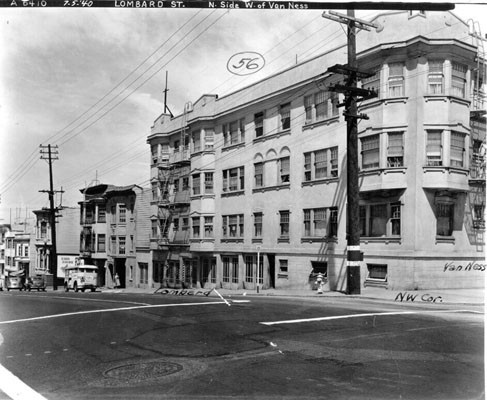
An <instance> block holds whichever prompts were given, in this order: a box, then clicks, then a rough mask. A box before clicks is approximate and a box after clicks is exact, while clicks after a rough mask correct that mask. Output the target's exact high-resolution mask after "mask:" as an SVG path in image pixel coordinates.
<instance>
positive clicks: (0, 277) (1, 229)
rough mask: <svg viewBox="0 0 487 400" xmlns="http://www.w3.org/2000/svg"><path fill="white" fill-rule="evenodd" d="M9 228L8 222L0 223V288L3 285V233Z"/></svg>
mask: <svg viewBox="0 0 487 400" xmlns="http://www.w3.org/2000/svg"><path fill="white" fill-rule="evenodd" d="M10 230H11V228H10V225H9V224H2V225H0V288H3V287H4V286H5V234H6V233H7V232H9V231H10Z"/></svg>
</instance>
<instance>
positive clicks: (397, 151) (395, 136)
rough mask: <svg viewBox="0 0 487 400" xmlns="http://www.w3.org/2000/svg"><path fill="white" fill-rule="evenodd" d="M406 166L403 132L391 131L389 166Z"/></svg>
mask: <svg viewBox="0 0 487 400" xmlns="http://www.w3.org/2000/svg"><path fill="white" fill-rule="evenodd" d="M403 166H404V144H403V133H402V132H389V133H388V134H387V167H388V168H394V167H403Z"/></svg>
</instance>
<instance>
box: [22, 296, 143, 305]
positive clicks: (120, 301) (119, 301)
mask: <svg viewBox="0 0 487 400" xmlns="http://www.w3.org/2000/svg"><path fill="white" fill-rule="evenodd" d="M24 296H25V297H40V298H43V299H46V298H49V299H66V300H76V301H78V300H79V301H96V302H100V303H117V304H120V303H125V304H134V305H140V306H149V305H150V304H149V303H139V302H137V301H124V300H104V299H90V298H83V297H68V296H55V297H47V296H41V295H35V294H29V295H24Z"/></svg>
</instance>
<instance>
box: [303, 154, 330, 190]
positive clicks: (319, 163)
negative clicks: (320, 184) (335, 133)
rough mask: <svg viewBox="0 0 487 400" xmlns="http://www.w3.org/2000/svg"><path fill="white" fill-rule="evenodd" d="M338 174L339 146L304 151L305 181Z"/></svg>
mask: <svg viewBox="0 0 487 400" xmlns="http://www.w3.org/2000/svg"><path fill="white" fill-rule="evenodd" d="M337 176H338V147H331V148H328V149H322V150H316V151H312V152H309V153H304V181H305V182H309V181H313V180H315V179H324V178H331V177H337Z"/></svg>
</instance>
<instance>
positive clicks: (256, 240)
mask: <svg viewBox="0 0 487 400" xmlns="http://www.w3.org/2000/svg"><path fill="white" fill-rule="evenodd" d="M252 243H260V244H262V243H263V239H262V238H252Z"/></svg>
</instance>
